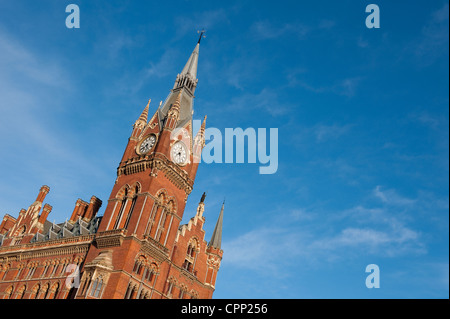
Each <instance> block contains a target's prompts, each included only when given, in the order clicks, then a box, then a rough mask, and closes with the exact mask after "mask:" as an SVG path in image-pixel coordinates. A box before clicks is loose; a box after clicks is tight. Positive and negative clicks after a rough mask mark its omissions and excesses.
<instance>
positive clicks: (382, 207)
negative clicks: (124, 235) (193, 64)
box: [0, 0, 449, 298]
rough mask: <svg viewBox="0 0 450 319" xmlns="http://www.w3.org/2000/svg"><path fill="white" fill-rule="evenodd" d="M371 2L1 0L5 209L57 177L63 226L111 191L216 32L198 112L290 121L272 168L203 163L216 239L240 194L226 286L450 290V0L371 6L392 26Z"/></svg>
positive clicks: (232, 124) (215, 121) (390, 292)
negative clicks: (127, 152) (373, 20)
mask: <svg viewBox="0 0 450 319" xmlns="http://www.w3.org/2000/svg"><path fill="white" fill-rule="evenodd" d="M70 3H75V4H77V5H79V7H80V11H81V27H80V29H67V28H66V27H65V19H66V16H67V15H68V14H67V13H65V7H66V6H67V5H68V4H70ZM369 3H372V2H364V1H339V2H338V1H313V2H311V1H278V2H276V3H274V2H268V1H171V2H162V1H146V2H138V1H100V0H99V1H83V0H73V1H49V0H43V1H31V0H30V1H24V0H20V1H5V0H0V112H1V116H0V134H1V139H0V149H1V150H2V151H1V152H2V153H1V154H2V156H0V167H2V175H1V176H2V177H1V179H0V207H1V208H0V213H1V214H4V213H9V214H11V215H12V216H17V214H18V212H19V210H20V209H21V208H22V207H24V208H26V207H28V206H29V205H30V204H31V203H32V202H33V201H34V199H35V196H36V195H37V192H38V190H39V188H40V186H41V185H44V184H45V185H48V186H50V188H51V190H50V193H49V195H48V196H47V198H46V202H48V203H49V204H51V205H52V206H53V211H52V213H51V215H50V216H49V219H50V220H54V221H56V222H62V221H64V220H65V219H66V218H68V217H69V216H70V214H71V212H72V210H73V207H74V204H75V201H76V199H77V198H82V199H84V200H89V198H90V197H91V196H92V195H96V196H97V197H99V198H101V199H102V200H103V201H104V203H106V200H107V199H108V198H109V195H110V191H111V188H112V186H113V183H114V180H115V176H116V175H115V174H116V168H117V165H118V163H119V161H120V158H121V156H122V153H123V151H124V148H125V146H126V143H127V139H128V137H129V135H130V133H131V125H132V124H133V123H134V121H135V120H136V119H137V118H138V117H139V114H140V112H141V111H142V109H143V108H144V107H145V105H146V103H147V101H148V99H149V98H151V99H152V104H151V106H150V112H154V111H155V110H156V107H157V106H158V104H159V101H160V100H164V99H165V98H166V96H167V94H168V93H169V90H170V89H171V88H172V86H173V83H174V80H175V77H176V74H177V73H179V72H180V71H181V69H182V68H183V66H184V64H185V63H186V61H187V58H188V57H189V54H190V53H191V52H192V50H193V48H194V46H195V43H196V41H197V33H196V31H197V30H199V29H201V28H205V29H206V30H207V37H206V39H204V40H203V41H202V44H201V48H200V58H199V68H198V79H199V84H198V87H197V90H196V99H195V105H194V109H195V114H194V117H195V118H196V119H202V118H203V116H204V115H205V114H207V115H208V120H207V126H209V127H215V128H218V129H219V130H221V131H222V132H223V131H224V129H225V128H236V127H241V128H244V129H245V128H267V129H268V128H278V163H279V164H278V171H277V172H276V173H275V174H272V175H260V174H259V164H248V163H247V164H245V163H244V164H236V163H235V164H218V163H211V164H205V163H203V164H201V165H200V168H199V171H198V174H197V178H196V182H195V189H194V191H193V192H192V194H191V196H190V197H189V200H188V204H187V208H186V211H185V215H184V221H186V222H187V220H188V219H189V218H190V217H192V216H193V215H194V213H195V208H196V205H197V203H198V201H199V199H200V197H201V194H202V193H203V192H204V191H206V192H207V194H208V195H207V198H206V209H205V214H204V215H205V217H206V219H207V223H206V225H205V230H206V237H207V238H206V239H207V240H209V238H210V236H211V234H212V230H213V228H214V223H215V221H216V219H217V216H218V214H219V210H220V206H221V203H222V201H223V199H224V197H225V198H226V207H225V215H224V229H223V239H222V248H223V249H224V258H223V261H222V266H221V269H220V272H219V275H218V279H217V283H216V288H217V289H216V292H215V294H214V297H215V298H448V297H449V275H448V274H449V246H448V243H449V197H448V194H449V170H448V167H449V149H448V143H449V114H448V104H449V91H448V85H449V83H448V70H449V66H448V53H449V52H448V35H449V34H448V33H449V32H448V30H449V20H448V11H449V8H448V1H414V2H411V1H376V2H373V3H376V4H377V5H378V6H379V8H380V21H381V25H380V26H381V27H380V28H379V29H368V28H366V26H365V19H366V17H367V15H368V14H367V13H365V7H366V5H368V4H369ZM207 143H208V141H207ZM105 206H106V205H103V207H102V209H101V210H100V214H102V213H103V211H104V208H105ZM368 264H377V265H378V266H379V268H380V275H381V280H380V284H381V287H380V288H378V289H368V288H366V286H365V279H366V276H367V275H368V274H367V273H365V268H366V266H367V265H368Z"/></svg>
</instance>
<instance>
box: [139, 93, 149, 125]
mask: <svg viewBox="0 0 450 319" xmlns="http://www.w3.org/2000/svg"><path fill="white" fill-rule="evenodd" d="M151 101H152V99H149V100H148V103H147V106H146V107H145V108H144V110H143V111H142V114H141V116H139V119H138V122H144V123H145V124H147V118H148V107H149V106H150V102H151Z"/></svg>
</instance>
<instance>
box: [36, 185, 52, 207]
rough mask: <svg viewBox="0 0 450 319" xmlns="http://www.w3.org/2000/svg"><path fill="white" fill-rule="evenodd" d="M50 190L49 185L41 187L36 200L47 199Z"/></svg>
mask: <svg viewBox="0 0 450 319" xmlns="http://www.w3.org/2000/svg"><path fill="white" fill-rule="evenodd" d="M49 191H50V187H48V186H47V185H44V186H42V187H41V189H40V190H39V194H38V196H37V198H36V201H37V202H41V203H42V202H43V201H44V199H45V196H47V194H48V192H49Z"/></svg>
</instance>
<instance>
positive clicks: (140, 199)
mask: <svg viewBox="0 0 450 319" xmlns="http://www.w3.org/2000/svg"><path fill="white" fill-rule="evenodd" d="M200 39H201V38H200ZM199 48H200V40H199V41H198V43H197V45H196V47H195V49H194V51H193V52H192V54H191V56H190V57H189V60H188V62H187V63H186V65H185V67H184V68H183V70H182V72H181V73H180V74H178V75H177V77H176V80H175V85H174V87H173V89H172V90H171V91H170V93H169V95H168V97H167V99H166V101H165V102H164V103H162V104H160V106H159V107H158V109H157V110H156V112H155V113H154V114H153V116H152V117H151V118H150V119H148V113H149V105H150V101H149V102H148V104H147V106H146V107H145V108H144V110H143V112H142V114H141V115H140V117H139V118H138V120H137V121H136V122H135V123H134V125H133V130H132V133H131V136H130V138H129V139H128V144H127V146H126V148H125V152H124V154H123V157H122V159H121V161H120V163H119V167H118V168H117V178H116V180H115V182H114V186H113V188H112V191H111V195H110V197H109V199H108V201H107V203H106V208H105V211H104V214H103V216H97V213H98V211H99V209H100V207H101V205H102V201H101V200H100V199H98V198H97V197H95V196H92V198H91V199H90V201H89V202H86V201H83V200H81V199H78V200H77V201H76V203H75V208H74V210H73V212H72V215H71V216H70V219H69V220H67V221H66V222H64V223H60V224H54V223H51V222H49V221H48V220H47V217H48V215H49V214H50V212H51V210H52V207H51V206H50V205H49V204H44V200H45V197H46V195H47V194H48V192H49V191H50V188H49V187H48V186H42V188H41V189H40V191H39V193H38V196H37V198H36V200H35V201H34V202H33V203H32V204H31V205H30V206H29V208H28V209H27V210H25V209H22V210H21V211H20V213H19V216H18V217H17V218H15V217H12V216H10V215H8V214H6V215H5V216H4V218H3V220H2V221H1V224H0V299H51V298H56V299H66V298H77V299H84V298H103V299H105V298H106V299H110V298H121V299H123V298H125V299H145V298H148V299H150V298H153V299H160V298H211V297H212V294H213V292H214V289H215V282H216V277H217V272H218V270H219V267H220V262H221V260H222V254H223V251H222V250H221V237H222V219H223V205H222V210H221V211H220V213H219V218H218V221H217V223H216V227H215V229H214V232H213V234H212V238H211V240H210V241H209V242H207V241H206V240H205V231H204V230H203V225H204V223H205V217H204V216H203V212H204V200H205V194H203V196H202V198H201V200H200V202H199V204H198V208H197V212H195V215H194V217H192V218H191V219H190V220H189V222H188V224H187V225H180V223H181V220H182V218H183V214H184V209H185V205H186V201H187V199H188V196H189V194H190V193H191V191H192V189H193V185H194V180H195V175H196V172H197V168H198V163H199V158H200V154H201V151H202V148H203V146H204V131H205V122H206V116H205V119H204V121H203V123H202V125H201V128H200V130H199V131H198V132H193V123H192V114H193V100H194V92H195V88H196V86H197V82H198V80H197V64H198V55H199Z"/></svg>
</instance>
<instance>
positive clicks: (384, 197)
mask: <svg viewBox="0 0 450 319" xmlns="http://www.w3.org/2000/svg"><path fill="white" fill-rule="evenodd" d="M373 194H374V196H375V197H377V198H379V199H380V200H381V201H382V202H383V203H385V204H387V205H396V206H411V205H413V204H415V203H416V202H417V200H415V199H410V198H407V197H403V196H401V195H399V194H397V192H396V191H395V190H393V189H387V190H384V191H383V190H381V186H380V185H377V186H376V187H375V189H374V190H373Z"/></svg>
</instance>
